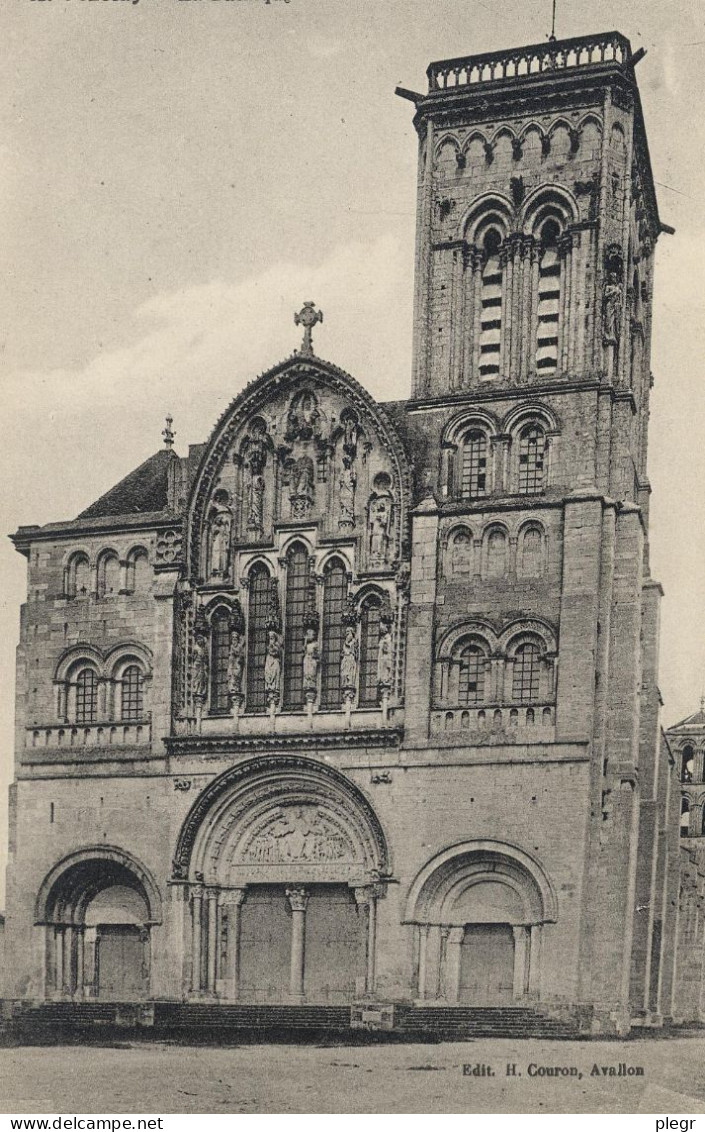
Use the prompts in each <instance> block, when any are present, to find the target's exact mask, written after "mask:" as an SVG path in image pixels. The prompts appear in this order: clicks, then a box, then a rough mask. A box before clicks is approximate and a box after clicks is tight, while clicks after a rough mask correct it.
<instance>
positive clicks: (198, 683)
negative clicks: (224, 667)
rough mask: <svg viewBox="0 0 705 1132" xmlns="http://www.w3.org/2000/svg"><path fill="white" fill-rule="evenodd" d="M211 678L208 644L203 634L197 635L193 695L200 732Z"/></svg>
mask: <svg viewBox="0 0 705 1132" xmlns="http://www.w3.org/2000/svg"><path fill="white" fill-rule="evenodd" d="M209 676H210V662H209V658H208V643H207V641H206V638H205V635H204V634H203V633H196V635H195V637H194V641H193V658H192V666H191V695H192V696H193V707H194V713H195V716H196V722H197V725H198V728H199V730H200V727H201V719H202V717H203V708H204V706H205V703H206V700H207V698H208V678H209Z"/></svg>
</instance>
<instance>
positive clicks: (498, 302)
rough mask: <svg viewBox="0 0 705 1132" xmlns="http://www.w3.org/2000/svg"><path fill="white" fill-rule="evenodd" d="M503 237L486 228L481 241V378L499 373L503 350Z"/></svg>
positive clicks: (491, 376)
mask: <svg viewBox="0 0 705 1132" xmlns="http://www.w3.org/2000/svg"><path fill="white" fill-rule="evenodd" d="M501 244H502V237H501V235H500V233H499V232H498V231H497V229H496V228H489V229H488V230H487V232H486V233H485V236H484V239H483V241H482V253H483V262H482V281H481V286H480V377H482V378H486V379H491V378H494V377H498V376H499V367H500V357H501V352H502V265H501V262H500V257H499V249H500V246H501Z"/></svg>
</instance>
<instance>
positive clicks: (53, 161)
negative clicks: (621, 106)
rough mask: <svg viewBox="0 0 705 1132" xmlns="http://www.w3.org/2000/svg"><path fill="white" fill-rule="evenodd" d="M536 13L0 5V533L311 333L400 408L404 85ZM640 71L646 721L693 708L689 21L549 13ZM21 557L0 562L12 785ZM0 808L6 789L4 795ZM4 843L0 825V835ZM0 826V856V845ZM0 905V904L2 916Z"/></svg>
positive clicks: (406, 364) (92, 490) (92, 478)
mask: <svg viewBox="0 0 705 1132" xmlns="http://www.w3.org/2000/svg"><path fill="white" fill-rule="evenodd" d="M550 10H551V0H289V2H286V0H272V2H271V3H268V2H267V0H138V2H137V3H136V4H135V3H131V2H130V0H12V3H6V4H5V5H4V9H3V13H2V16H1V17H0V21H1V22H2V25H3V29H2V30H3V41H4V54H5V66H4V68H3V71H2V74H1V75H0V123H1V126H0V194H1V197H2V201H1V207H0V244H1V246H2V248H3V250H4V270H3V271H2V272H1V273H0V367H1V370H2V392H3V399H2V406H3V411H4V418H5V423H4V444H3V446H2V453H1V459H2V481H1V482H2V484H3V489H2V492H0V519H1V522H0V530H2V531H7V532H9V531H12V530H14V529H15V528H16V527H17V526H18V524H20V523H45V522H48V521H50V520H54V519H67V518H73V517H74V516H75V515H76V514H77V513H78V511H80V510H81V509H82V508H83V507H85V506H86V505H87V504H88V503H90V502H91V501H92V500H93V499H95V498H97V497H98V496H99V495H100V494H101V493H102V492H104V491H105V490H106V489H107V488H109V487H110V486H111V485H112V484H113V483H115V482H116V481H117V480H118V479H120V478H121V477H122V476H123V475H125V474H126V473H127V472H128V471H130V470H131V469H132V468H133V467H135V466H136V465H137V464H139V463H140V462H141V461H142V460H144V459H145V458H146V457H147V456H148V455H150V454H151V453H152V452H154V451H155V450H156V449H157V448H159V447H160V445H161V440H160V432H161V429H162V427H163V418H164V416H165V414H166V413H167V412H168V411H171V413H172V414H173V416H174V418H175V428H176V431H177V449H178V450H179V451H180V452H181V453H185V452H186V450H187V446H188V444H189V443H194V442H199V441H203V440H205V439H206V438H207V436H208V434H209V432H210V430H211V428H212V426H213V424H214V423H215V421H216V420H217V418H218V416H219V415H220V413H221V411H222V410H223V409H224V407H225V406H226V405H227V404H228V402H229V401H230V400H231V399H232V397H233V396H234V395H235V394H236V393H237V392H238V391H239V390H240V389H241V388H242V386H243V385H244V384H245V382H246V381H248V380H249V379H250V378H252V377H253V376H254V375H256V374H257V373H259V372H261V371H262V370H263V369H266V368H268V367H269V366H270V365H272V364H274V363H275V362H277V361H278V360H280V359H281V358H282V357H284V356H286V355H288V354H289V353H291V351H292V349H293V348H294V347H295V346H296V345H297V344H298V339H299V333H298V331H297V330H296V329H295V328H294V325H293V320H292V316H293V312H294V311H295V310H297V309H299V307H300V306H301V303H302V301H303V300H304V299H309V298H311V299H314V300H315V301H316V303H317V305H318V306H320V307H322V308H323V310H324V313H325V322H324V324H323V326H322V327H319V328H317V331H316V346H317V350H318V352H319V353H320V354H321V355H322V356H324V357H326V358H328V359H330V360H331V361H333V362H335V363H337V364H338V365H340V366H342V367H343V368H344V369H347V370H349V371H350V372H351V373H352V374H353V375H354V376H355V377H356V378H357V379H358V380H359V381H361V382H362V384H363V385H365V386H367V388H368V389H369V390H370V391H371V392H372V393H373V394H374V395H375V396H377V397H379V398H381V399H390V398H401V397H405V396H407V395H408V392H409V374H410V342H411V307H412V270H413V253H414V207H415V192H416V136H415V133H414V130H413V128H412V124H411V119H412V113H413V108H412V106H411V105H410V104H409V103H408V102H404V101H401V100H400V99H398V98H395V96H394V87H395V85H396V84H397V83H400V84H402V85H404V86H406V87H411V88H412V89H416V90H424V89H425V70H426V66H427V64H428V63H429V62H430V61H431V60H432V59H439V58H448V57H452V56H456V55H462V54H470V53H473V52H478V51H486V50H492V49H495V48H501V47H509V46H516V45H520V44H522V43H530V42H537V41H541V40H542V39H544V38H545V37H546V35H547V33H548V31H549V30H550ZM615 26H616V27H617V29H618V30H620V31H622V32H623V33H624V34H625V35H627V36H628V37H629V38H630V39H631V42H632V45H633V47H634V48H637V47H640V46H643V47H645V48H646V49H647V51H648V54H647V57H646V59H644V60H643V61H642V62H641V63H640V64H639V67H638V72H637V73H638V79H639V83H640V87H641V92H642V98H643V102H644V110H645V115H646V124H647V129H648V134H649V140H650V146H651V155H652V160H653V166H654V174H655V177H656V181H657V182H658V185H657V188H658V194H659V202H660V211H661V216H662V219H663V220H664V221H665V222H666V223H668V224H671V225H673V226H674V227H675V228H676V230H677V232H676V236H675V237H669V236H663V237H662V239H661V241H660V244H659V253H658V261H657V274H656V310H655V326H654V351H653V369H654V374H655V380H656V385H655V389H654V395H653V401H652V416H651V451H650V475H651V479H652V483H653V487H654V496H653V505H652V512H651V514H652V571H653V574H654V576H655V577H656V578H658V579H659V580H660V581H661V582H662V583H663V585H664V589H665V594H666V596H665V600H664V603H663V616H662V649H661V688H662V692H663V696H664V699H665V709H664V717H663V720H664V723H665V724H666V725H668V724H670V723H672V722H674V721H675V720H677V719H679V718H681V717H682V716H684V715H686V714H688V713H689V712H691V711H693V710H695V709H696V707H697V706H698V703H699V699H700V696H701V694H702V692H703V691H704V690H705V642H704V641H703V627H704V625H705V618H704V617H703V615H702V612H701V611H702V609H703V605H704V602H705V570H704V569H703V561H704V559H705V535H704V533H703V509H702V506H701V496H702V493H703V490H704V488H705V474H704V472H705V443H703V417H704V408H705V399H704V395H703V388H702V385H703V362H702V355H703V338H704V336H705V335H704V329H703V327H704V320H703V307H704V305H705V295H704V293H703V255H704V253H705V208H704V207H703V206H704V204H705V186H704V185H703V178H702V154H703V151H704V150H705V146H704V142H705V125H704V117H703V114H702V106H703V104H704V103H703V93H704V90H703V88H704V85H705V80H704V78H703V76H704V75H705V6H704V5H703V4H702V2H701V0H681V2H680V4H679V7H678V8H676V7H675V6H674V5H669V4H666V3H663V0H658V2H657V0H622V2H621V3H619V4H617V5H615V4H614V3H613V2H611V3H607V2H604V0H599V2H594V3H592V4H589V3H585V2H584V0H580V2H578V0H558V26H557V32H558V35H559V37H562V36H571V35H581V34H587V33H590V32H594V31H602V30H611V29H613V28H614V27H615ZM24 566H25V563H24V559H22V558H21V557H20V556H18V555H17V554H16V553H15V552H14V550H13V549H12V547H11V545H10V544H9V543H8V542H6V541H5V542H3V543H2V544H1V545H0V572H1V577H2V587H0V668H1V669H2V688H3V694H2V697H1V698H0V753H1V762H2V768H1V769H2V772H3V773H4V775H5V780H6V781H9V779H10V778H11V763H12V702H13V682H14V648H15V644H16V640H17V631H18V615H19V609H18V607H19V604H20V602H21V600H22V599H23V594H24V586H25V570H24ZM0 788H1V789H2V793H3V795H4V792H5V789H4V785H3V784H2V783H0ZM1 820H4V816H3V818H2V819H1ZM4 838H5V833H4V828H2V827H1V826H0V839H2V841H3V842H4ZM0 899H1V897H0Z"/></svg>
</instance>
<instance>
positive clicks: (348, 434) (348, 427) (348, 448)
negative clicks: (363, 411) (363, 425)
mask: <svg viewBox="0 0 705 1132" xmlns="http://www.w3.org/2000/svg"><path fill="white" fill-rule="evenodd" d="M340 428H341V430H342V441H343V452H344V454H345V455H346V456H350V458H351V459H354V458H355V456H356V454H357V442H358V439H359V436H360V425H359V423H358V419H357V417H356V416H355V414H354V413H353V412H352V411H351V410H350V409H343V411H342V413H341V414H340ZM337 435H340V433H339V432H338V433H337V434H336V438H337Z"/></svg>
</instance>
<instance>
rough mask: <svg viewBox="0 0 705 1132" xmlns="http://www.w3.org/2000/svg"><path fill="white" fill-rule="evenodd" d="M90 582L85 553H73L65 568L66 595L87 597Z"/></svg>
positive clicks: (89, 570)
mask: <svg viewBox="0 0 705 1132" xmlns="http://www.w3.org/2000/svg"><path fill="white" fill-rule="evenodd" d="M90 584H91V568H90V564H89V562H88V555H87V554H82V553H80V554H74V556H73V558H71V560H70V561H69V564H68V566H67V568H66V583H65V590H66V596H67V597H72V598H74V597H75V598H82V597H88V594H89V589H90Z"/></svg>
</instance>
